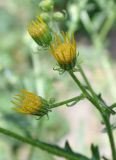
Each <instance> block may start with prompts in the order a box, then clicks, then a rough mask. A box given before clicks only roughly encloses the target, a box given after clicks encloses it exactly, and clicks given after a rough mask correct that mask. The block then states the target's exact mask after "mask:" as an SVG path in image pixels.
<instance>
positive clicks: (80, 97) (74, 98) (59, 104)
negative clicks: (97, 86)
mask: <svg viewBox="0 0 116 160" xmlns="http://www.w3.org/2000/svg"><path fill="white" fill-rule="evenodd" d="M84 98H85V96H84V95H83V94H81V95H80V96H76V97H73V98H71V99H68V100H65V101H62V102H58V103H55V104H53V105H52V106H51V107H50V108H55V107H59V106H62V105H67V104H68V103H71V102H76V103H77V102H79V101H80V100H83V99H84Z"/></svg>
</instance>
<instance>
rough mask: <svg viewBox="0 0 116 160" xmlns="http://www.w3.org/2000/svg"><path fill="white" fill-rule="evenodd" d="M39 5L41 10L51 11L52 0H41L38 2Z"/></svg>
mask: <svg viewBox="0 0 116 160" xmlns="http://www.w3.org/2000/svg"><path fill="white" fill-rule="evenodd" d="M39 7H40V8H41V9H42V10H43V11H51V10H53V7H54V3H53V0H43V1H42V2H40V3H39Z"/></svg>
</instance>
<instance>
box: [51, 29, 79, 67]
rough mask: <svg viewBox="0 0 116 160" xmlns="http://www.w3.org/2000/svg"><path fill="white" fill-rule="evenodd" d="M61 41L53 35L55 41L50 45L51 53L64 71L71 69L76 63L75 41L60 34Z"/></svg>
mask: <svg viewBox="0 0 116 160" xmlns="http://www.w3.org/2000/svg"><path fill="white" fill-rule="evenodd" d="M62 35H63V40H62V39H61V38H60V37H59V36H58V35H57V34H56V33H55V41H54V43H52V44H51V47H50V48H51V53H52V55H53V56H54V57H55V59H56V60H57V62H58V63H59V65H60V67H61V68H62V69H64V70H70V69H73V68H74V66H75V63H76V41H75V40H74V37H73V38H72V39H70V38H69V36H68V34H67V33H64V32H63V33H62Z"/></svg>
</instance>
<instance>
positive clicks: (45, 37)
mask: <svg viewBox="0 0 116 160" xmlns="http://www.w3.org/2000/svg"><path fill="white" fill-rule="evenodd" d="M28 32H29V34H30V36H31V37H32V38H33V39H34V40H35V42H36V43H37V44H39V45H40V46H43V47H47V46H49V45H50V42H51V40H52V35H51V32H50V29H49V27H48V25H47V24H46V23H45V22H44V21H43V20H42V18H40V17H38V19H37V20H36V21H33V22H32V23H31V24H30V25H29V27H28Z"/></svg>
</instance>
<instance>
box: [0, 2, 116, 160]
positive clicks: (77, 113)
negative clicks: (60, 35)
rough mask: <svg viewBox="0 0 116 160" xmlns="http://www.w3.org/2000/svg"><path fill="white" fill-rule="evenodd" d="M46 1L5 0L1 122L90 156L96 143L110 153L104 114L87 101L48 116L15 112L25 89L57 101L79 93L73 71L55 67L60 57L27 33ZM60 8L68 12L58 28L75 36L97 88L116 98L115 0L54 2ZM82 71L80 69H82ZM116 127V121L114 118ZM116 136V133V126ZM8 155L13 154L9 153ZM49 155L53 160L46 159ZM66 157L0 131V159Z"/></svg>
mask: <svg viewBox="0 0 116 160" xmlns="http://www.w3.org/2000/svg"><path fill="white" fill-rule="evenodd" d="M39 2H41V1H40V0H4V1H3V0H2V1H0V37H1V38H0V126H2V127H4V128H7V129H9V130H12V131H14V132H16V133H19V134H21V135H23V136H32V137H34V138H38V139H39V140H42V141H45V142H49V143H54V144H58V145H60V146H64V143H65V141H66V140H68V142H69V143H70V146H71V147H72V149H73V150H74V151H77V152H80V153H83V154H85V155H88V156H90V155H91V152H90V145H91V143H93V142H94V144H96V145H98V146H99V148H100V153H101V155H104V154H105V155H106V156H107V157H110V155H111V153H110V147H109V141H108V138H107V135H106V133H104V132H103V131H104V126H103V125H102V124H101V117H100V115H99V113H98V112H97V111H96V109H94V107H93V106H92V105H91V104H90V103H89V102H88V101H87V100H84V101H81V102H79V103H78V104H76V105H75V106H73V107H65V106H62V107H59V108H58V109H54V110H53V112H52V113H50V114H49V119H48V118H47V117H43V118H41V119H40V120H37V119H36V118H35V117H31V116H24V115H19V114H17V113H15V112H14V111H13V110H12V107H13V105H12V103H11V102H10V101H11V99H12V96H13V95H14V94H16V93H18V92H19V91H20V90H21V89H22V88H25V89H27V90H29V91H32V92H35V93H37V94H39V95H41V96H43V97H44V98H46V99H49V98H51V97H53V98H55V99H56V101H62V100H64V99H68V98H72V97H73V96H76V95H79V94H80V92H79V90H77V88H76V85H75V84H74V82H73V81H72V80H71V78H70V77H69V75H68V74H66V73H64V74H63V75H59V74H58V72H55V71H53V67H54V65H55V63H56V62H55V61H54V60H53V58H52V57H51V56H50V55H48V54H46V52H41V50H40V49H38V47H37V46H36V44H35V42H34V41H33V40H32V39H31V37H30V36H29V35H28V33H27V26H28V24H29V22H30V21H31V20H32V19H33V18H35V17H36V16H37V15H40V14H41V13H42V10H41V8H40V7H39ZM53 2H54V12H56V11H60V12H62V13H63V14H66V18H65V20H60V21H54V23H53V27H54V28H55V27H56V26H57V27H58V26H59V27H60V30H64V31H68V32H69V34H70V35H72V34H73V33H74V34H75V39H76V40H77V48H78V51H79V53H80V55H79V59H80V60H81V61H82V66H83V68H84V70H85V72H86V75H87V76H88V78H89V80H90V81H91V84H92V86H93V88H95V91H96V92H97V93H102V96H103V98H104V99H105V100H106V102H107V103H108V104H109V105H111V104H112V103H113V102H116V2H115V0H81V1H80V0H54V1H53ZM77 74H78V73H77ZM111 123H112V125H113V126H114V128H115V127H116V119H115V118H114V117H111ZM114 135H115V136H116V131H115V130H114ZM6 153H7V154H6ZM46 157H47V159H46ZM36 159H40V160H56V159H59V160H63V159H62V158H57V157H54V156H52V155H50V154H48V153H46V152H43V151H41V150H39V149H35V148H33V147H30V146H29V145H26V144H22V143H20V142H18V141H16V140H13V139H10V138H8V137H5V136H3V135H0V160H36Z"/></svg>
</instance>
